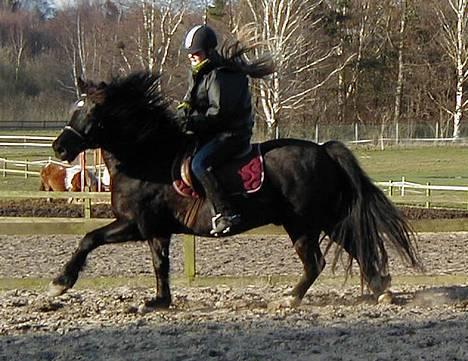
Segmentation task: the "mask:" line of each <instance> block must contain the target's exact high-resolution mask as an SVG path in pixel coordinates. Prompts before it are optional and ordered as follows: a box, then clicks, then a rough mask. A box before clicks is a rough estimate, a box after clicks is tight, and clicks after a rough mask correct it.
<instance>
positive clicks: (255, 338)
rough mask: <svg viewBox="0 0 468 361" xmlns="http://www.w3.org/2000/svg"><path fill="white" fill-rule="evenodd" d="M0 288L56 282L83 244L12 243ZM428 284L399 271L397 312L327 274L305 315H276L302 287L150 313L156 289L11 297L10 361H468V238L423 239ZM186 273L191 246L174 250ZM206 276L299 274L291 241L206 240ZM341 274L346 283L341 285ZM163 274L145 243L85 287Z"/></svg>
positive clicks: (98, 257) (197, 294)
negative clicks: (155, 271) (144, 308)
mask: <svg viewBox="0 0 468 361" xmlns="http://www.w3.org/2000/svg"><path fill="white" fill-rule="evenodd" d="M0 238H1V242H0V279H3V280H5V279H10V278H14V279H20V280H19V281H22V282H24V281H27V280H32V279H36V278H47V279H50V278H51V277H53V275H55V274H56V273H57V271H58V270H59V268H60V266H61V265H62V264H63V263H64V261H65V260H67V259H68V257H69V255H70V254H71V252H72V250H73V248H74V247H75V244H76V242H77V241H78V239H79V237H75V236H52V237H39V236H34V237H33V236H30V237H16V236H0ZM419 247H420V250H421V257H422V259H423V260H424V264H425V266H426V273H425V275H421V274H419V273H416V272H414V271H413V270H411V269H408V268H407V267H405V266H403V265H402V264H401V262H399V261H398V260H397V259H394V258H392V260H391V272H392V274H393V276H394V280H395V281H394V286H393V287H392V291H393V292H394V295H395V303H394V304H377V303H376V302H375V300H373V299H372V298H371V297H370V296H369V295H367V294H364V295H361V290H360V285H359V281H358V280H357V279H352V280H351V281H348V283H347V284H346V285H342V282H341V280H340V281H337V280H336V279H335V278H333V276H332V274H331V270H330V267H327V268H326V270H325V271H324V273H323V274H322V276H321V277H320V278H319V281H318V282H317V283H316V284H314V285H313V286H312V287H311V289H310V290H309V292H308V294H307V295H306V297H305V299H304V301H303V304H302V305H301V306H300V307H299V308H298V309H282V310H276V309H271V308H269V307H268V304H269V303H270V301H274V300H278V299H279V298H281V297H282V295H284V294H285V293H286V292H287V291H288V289H290V287H291V286H292V285H293V283H291V284H279V285H268V284H260V285H258V284H256V285H247V286H244V287H235V286H226V285H221V284H220V285H218V286H215V287H182V286H179V285H173V287H172V289H173V297H174V306H173V307H172V308H171V309H170V310H169V311H165V312H153V313H148V314H139V313H136V312H135V309H136V308H137V307H138V305H140V304H141V303H142V302H143V300H144V299H148V298H150V297H151V296H152V295H153V294H154V292H155V290H154V288H152V287H146V285H145V284H139V283H138V281H135V282H130V283H129V284H128V285H126V286H118V287H104V288H90V287H84V288H83V287H80V285H79V284H78V285H77V287H76V288H75V289H73V290H71V291H70V292H69V293H67V294H65V295H63V296H60V297H58V298H55V299H49V298H48V297H46V296H45V294H44V292H43V291H44V290H43V289H35V288H21V287H18V288H14V289H8V290H2V291H0V360H1V361H3V360H5V361H6V360H8V361H20V360H21V361H25V360H106V361H114V360H115V361H117V360H119V361H120V360H142V361H144V360H281V361H285V360H376V361H377V360H382V361H383V360H437V361H439V360H465V361H466V360H468V233H455V234H449V233H442V234H441V233H438V234H422V235H421V237H420V242H419ZM171 261H172V274H173V275H174V276H175V277H177V276H181V274H182V242H181V241H180V239H178V238H177V237H176V238H175V239H174V242H173V244H172V246H171ZM197 262H198V264H197V267H198V271H199V274H200V276H229V275H231V276H258V275H260V276H265V275H294V274H297V275H299V274H300V272H301V265H300V263H299V261H298V259H297V257H296V256H295V254H294V251H293V249H292V248H291V245H290V242H289V241H288V240H287V239H286V238H285V237H280V236H277V237H255V238H252V237H250V238H249V237H246V236H241V237H233V238H228V239H201V240H200V241H199V242H198V244H197ZM340 274H341V273H340V270H338V271H337V276H340ZM151 275H152V269H151V261H150V255H149V252H148V250H147V246H146V245H145V244H144V243H134V244H124V245H115V246H105V247H102V248H101V249H98V250H96V251H95V252H94V253H93V254H92V255H91V257H90V258H89V262H88V266H87V268H86V270H85V271H84V272H83V273H82V278H84V279H89V278H95V277H100V276H110V277H128V279H135V277H139V279H141V278H143V279H145V277H148V276H151Z"/></svg>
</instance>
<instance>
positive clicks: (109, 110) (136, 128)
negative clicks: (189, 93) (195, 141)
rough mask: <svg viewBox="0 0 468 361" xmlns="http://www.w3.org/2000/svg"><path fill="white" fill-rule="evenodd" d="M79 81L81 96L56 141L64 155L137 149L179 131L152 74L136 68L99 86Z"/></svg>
mask: <svg viewBox="0 0 468 361" xmlns="http://www.w3.org/2000/svg"><path fill="white" fill-rule="evenodd" d="M78 85H79V90H80V92H81V94H83V95H82V97H81V98H80V99H79V100H78V101H77V102H76V103H75V105H74V107H73V109H72V116H71V119H70V121H69V122H68V124H67V125H66V126H65V128H64V129H63V131H62V133H61V134H60V135H59V137H58V138H57V139H56V140H55V141H54V143H53V145H52V146H53V149H54V151H55V154H56V156H57V157H58V158H60V159H62V160H67V161H72V160H73V159H74V158H76V156H77V155H78V154H79V153H80V152H82V151H84V150H86V149H92V148H97V147H101V148H104V149H106V150H109V151H111V152H114V151H115V150H117V149H119V150H120V149H122V150H124V151H128V150H129V149H132V150H134V149H135V147H137V146H138V145H139V144H142V143H145V142H147V143H148V142H149V143H150V144H154V143H157V142H158V140H160V141H164V142H167V141H170V140H169V139H168V135H169V134H174V132H177V127H176V126H175V123H174V121H173V114H171V113H169V111H168V110H167V103H166V102H165V101H164V99H163V97H162V95H161V93H160V91H159V77H158V76H156V75H154V74H151V73H149V72H137V73H133V74H131V75H129V76H127V77H125V78H117V79H114V80H113V81H112V82H110V83H109V84H106V83H100V84H99V85H95V84H94V83H93V82H85V81H83V80H79V82H78Z"/></svg>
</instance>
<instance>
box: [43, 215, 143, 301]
mask: <svg viewBox="0 0 468 361" xmlns="http://www.w3.org/2000/svg"><path fill="white" fill-rule="evenodd" d="M140 239H141V236H140V233H139V231H138V227H137V226H136V224H134V223H131V222H126V221H118V220H117V221H114V222H112V223H110V224H108V225H106V226H104V227H101V228H98V229H96V230H94V231H92V232H89V233H87V234H86V235H85V236H84V237H83V238H82V239H81V241H80V242H79V244H78V247H77V248H76V250H75V251H74V252H73V255H72V257H71V258H70V260H69V261H68V262H67V263H66V264H65V266H64V267H63V269H62V271H61V272H60V274H59V275H58V276H57V277H55V278H54V280H53V281H52V282H51V283H50V284H49V289H48V292H47V293H48V295H49V296H59V295H61V294H63V293H64V292H66V291H67V290H68V289H69V288H71V287H73V285H74V284H75V282H76V280H77V279H78V275H79V273H80V271H81V269H82V268H83V266H84V264H85V262H86V257H87V256H88V254H89V253H90V252H91V251H92V250H94V249H95V248H97V247H99V246H102V245H103V244H110V243H119V242H126V241H135V240H140Z"/></svg>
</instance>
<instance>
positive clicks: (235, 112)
mask: <svg viewBox="0 0 468 361" xmlns="http://www.w3.org/2000/svg"><path fill="white" fill-rule="evenodd" d="M184 101H186V102H187V103H188V104H190V111H189V121H190V125H189V128H190V130H192V131H193V132H194V133H195V134H196V135H197V136H198V137H200V138H203V139H209V138H210V137H212V136H214V135H216V134H218V133H223V132H227V133H232V134H233V135H235V136H241V137H248V138H250V137H251V136H252V128H253V124H254V120H253V115H252V105H251V96H250V90H249V80H248V78H247V75H245V74H243V73H241V72H239V71H237V70H234V69H231V68H229V67H226V66H222V65H221V66H218V65H217V64H216V61H211V60H210V61H208V62H207V63H206V64H203V66H202V67H201V69H200V70H199V71H198V72H196V73H194V72H191V73H190V76H189V88H188V91H187V94H186V96H185V97H184Z"/></svg>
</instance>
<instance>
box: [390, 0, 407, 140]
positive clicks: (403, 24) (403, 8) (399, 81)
mask: <svg viewBox="0 0 468 361" xmlns="http://www.w3.org/2000/svg"><path fill="white" fill-rule="evenodd" d="M406 9H407V1H406V0H400V30H399V39H398V78H397V85H396V89H395V106H394V113H393V121H394V123H395V124H396V125H397V124H398V123H399V122H400V114H401V98H402V94H403V82H404V62H403V55H404V54H403V52H404V48H405V33H406ZM397 136H398V133H397Z"/></svg>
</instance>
